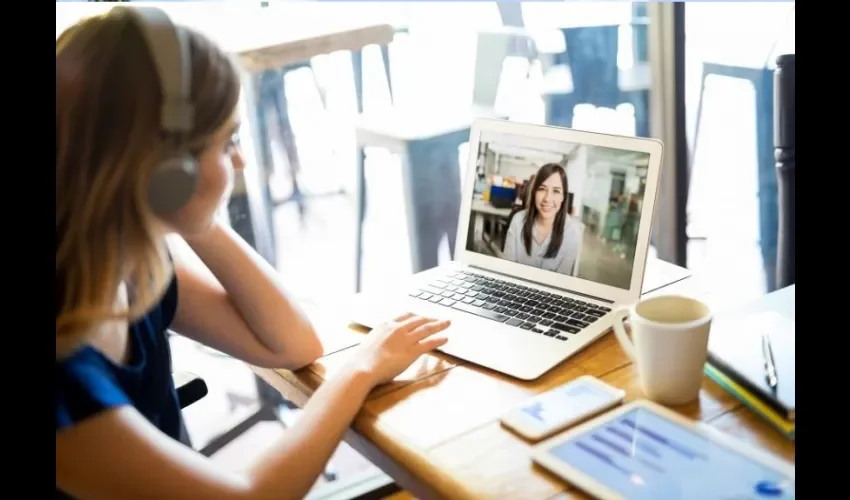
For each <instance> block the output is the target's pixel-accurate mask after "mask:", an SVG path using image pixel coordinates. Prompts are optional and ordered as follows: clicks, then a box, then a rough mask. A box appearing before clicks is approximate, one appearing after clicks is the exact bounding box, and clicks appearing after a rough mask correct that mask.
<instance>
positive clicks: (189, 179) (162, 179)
mask: <svg viewBox="0 0 850 500" xmlns="http://www.w3.org/2000/svg"><path fill="white" fill-rule="evenodd" d="M197 184H198V161H197V160H196V159H195V158H194V157H192V156H190V155H181V156H175V157H172V158H169V159H167V160H165V161H163V162H162V163H161V164H160V166H159V168H158V169H157V171H156V172H154V174H153V176H152V177H151V180H150V184H149V185H148V203H149V204H150V207H151V209H152V210H153V211H154V213H155V214H157V215H159V216H164V215H171V214H173V213H174V212H176V211H177V210H179V209H180V208H181V207H182V206H184V205H185V204H186V203H188V202H189V200H190V199H191V198H192V195H194V194H195V188H196V187H197Z"/></svg>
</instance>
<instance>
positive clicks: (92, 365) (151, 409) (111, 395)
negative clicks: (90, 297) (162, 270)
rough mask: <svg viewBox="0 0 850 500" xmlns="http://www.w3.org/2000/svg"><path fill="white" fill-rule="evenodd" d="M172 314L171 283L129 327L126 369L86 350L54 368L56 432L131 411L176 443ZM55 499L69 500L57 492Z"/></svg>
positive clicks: (177, 424) (178, 422)
mask: <svg viewBox="0 0 850 500" xmlns="http://www.w3.org/2000/svg"><path fill="white" fill-rule="evenodd" d="M176 310H177V279H176V278H173V279H172V280H171V283H170V284H169V286H168V289H167V290H166V292H165V295H164V296H163V297H162V300H161V301H160V302H159V303H158V304H157V305H156V306H155V307H154V308H153V309H151V311H150V312H148V313H147V314H146V315H145V316H143V317H142V318H140V319H139V320H138V321H136V322H135V323H133V324H132V325H130V336H129V342H130V356H129V362H128V363H127V364H126V365H122V366H118V365H116V364H115V363H113V362H112V361H111V360H110V359H108V358H107V357H105V356H104V355H103V354H101V353H100V352H99V351H98V350H97V349H95V348H93V347H91V346H85V347H82V348H80V349H79V350H78V351H77V352H75V353H74V354H73V355H71V356H69V357H68V358H65V359H63V360H61V361H57V362H56V432H59V431H60V430H62V429H66V428H68V427H72V426H74V425H76V424H77V423H79V422H82V421H83V420H85V419H87V418H90V417H93V416H95V415H97V414H99V413H100V412H103V411H105V410H108V409H111V408H116V407H119V406H124V405H132V406H133V407H135V408H136V410H138V411H139V413H141V414H142V415H144V416H145V418H147V419H148V420H149V421H150V422H151V423H152V424H153V425H155V426H156V427H157V428H158V429H159V430H161V431H162V432H164V433H165V434H166V435H168V436H170V437H172V438H174V439H176V440H181V438H182V437H183V436H182V433H183V420H182V417H181V415H180V405H179V402H178V401H177V392H176V390H175V388H174V381H173V379H172V378H171V349H170V347H169V344H168V334H167V330H168V327H169V325H171V321H172V320H173V319H174V313H175V312H176ZM55 498H71V497H70V496H68V495H66V494H64V493H62V492H61V491H59V489H58V488H57V489H56V496H55Z"/></svg>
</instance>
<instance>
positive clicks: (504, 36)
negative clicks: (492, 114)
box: [472, 27, 537, 108]
mask: <svg viewBox="0 0 850 500" xmlns="http://www.w3.org/2000/svg"><path fill="white" fill-rule="evenodd" d="M524 31H525V30H523V29H521V28H510V27H505V28H499V29H496V30H494V31H480V32H479V33H478V37H477V44H476V48H475V81H474V84H473V90H472V104H473V105H475V106H480V107H484V108H494V107H495V106H496V98H497V96H498V93H499V84H500V83H501V78H502V67H503V64H504V62H505V59H507V58H508V57H523V58H526V59H528V60H529V61H531V60H533V59H534V58H536V57H537V48H536V45H535V43H534V38H532V37H531V36H530V35H529V34H528V33H525V32H524Z"/></svg>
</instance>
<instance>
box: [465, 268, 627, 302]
mask: <svg viewBox="0 0 850 500" xmlns="http://www.w3.org/2000/svg"><path fill="white" fill-rule="evenodd" d="M466 267H469V268H471V269H475V270H478V271H487V272H488V273H493V274H498V275H499V276H504V277H506V278H511V279H514V280H517V281H522V282H523V283H528V284H529V285H534V286H547V287H549V288H554V289H555V290H560V291H562V292H566V293H569V294H570V295H579V296H581V297H585V298H588V299H593V300H598V301H600V302H607V303H608V304H613V303H614V301H613V300H611V299H606V298H604V297H597V296H595V295H590V294H588V293H582V292H577V291H575V290H570V289H569V288H561V287H558V286H554V285H549V284H543V283H537V282H536V281H530V280H527V279H523V278H519V277H517V276H511V275H509V274H504V273H500V272H498V271H494V270H492V269H486V268H483V267H479V266H473V265H469V264H467V266H466Z"/></svg>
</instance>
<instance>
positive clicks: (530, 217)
mask: <svg viewBox="0 0 850 500" xmlns="http://www.w3.org/2000/svg"><path fill="white" fill-rule="evenodd" d="M553 174H558V176H559V177H560V178H561V184H563V185H564V202H563V203H561V208H559V209H558V213H557V214H556V215H555V223H554V225H553V227H552V237H551V238H550V239H549V247H548V248H547V249H546V253H545V254H543V257H544V258H546V259H551V258H553V257H555V256H556V255H558V250H560V249H561V243H562V242H563V241H564V222H565V219H566V216H567V215H566V214H567V192H568V191H569V185H568V184H567V171H566V170H564V167H562V166H561V165H558V164H557V163H547V164H546V165H543V166H542V167H540V169H539V170H538V171H537V173H536V174H534V177H532V180H531V189H530V190H529V192H528V203H527V204H526V208H525V210H526V213H525V223H524V224H523V225H522V243H523V246H525V252H526V254H528V255H531V238H532V237H533V236H532V231H533V230H534V220H535V219H536V218H537V205H536V204H535V203H534V197H535V195H536V193H537V190H538V189H540V186H541V185H542V184H543V183H544V182H545V181H546V179H548V178H549V177H551V176H552V175H553Z"/></svg>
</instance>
